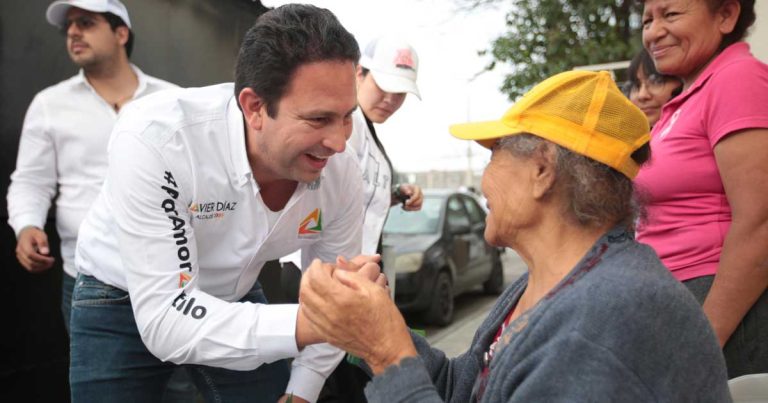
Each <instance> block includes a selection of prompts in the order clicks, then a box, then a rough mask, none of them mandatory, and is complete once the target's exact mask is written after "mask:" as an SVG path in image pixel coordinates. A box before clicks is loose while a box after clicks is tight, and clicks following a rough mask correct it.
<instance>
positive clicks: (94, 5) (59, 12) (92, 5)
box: [45, 0, 131, 29]
mask: <svg viewBox="0 0 768 403" xmlns="http://www.w3.org/2000/svg"><path fill="white" fill-rule="evenodd" d="M70 7H77V8H82V9H83V10H88V11H92V12H94V13H112V14H114V15H116V16H118V17H120V19H122V20H123V22H124V23H125V25H127V26H128V29H130V28H131V19H130V18H129V17H128V9H127V8H125V5H123V3H121V2H120V1H119V0H59V1H54V2H53V3H51V5H50V6H48V11H46V12H45V18H46V19H48V22H49V23H51V25H53V26H55V27H57V28H63V27H64V23H66V20H67V11H68V10H69V8H70Z"/></svg>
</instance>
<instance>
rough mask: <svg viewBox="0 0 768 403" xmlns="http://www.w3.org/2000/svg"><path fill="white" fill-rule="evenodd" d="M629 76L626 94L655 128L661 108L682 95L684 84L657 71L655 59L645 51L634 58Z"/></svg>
mask: <svg viewBox="0 0 768 403" xmlns="http://www.w3.org/2000/svg"><path fill="white" fill-rule="evenodd" d="M627 75H628V76H629V80H628V81H627V89H626V90H625V91H624V92H625V93H626V95H627V97H629V100H630V101H632V103H633V104H635V106H637V107H638V108H640V110H641V111H643V113H645V117H647V118H648V123H649V124H650V125H651V127H653V125H655V124H656V122H657V121H658V120H659V117H661V107H662V106H664V104H666V103H667V101H669V100H670V99H671V98H672V97H673V96H675V95H678V94H680V91H682V89H683V88H682V87H683V83H682V82H681V81H680V79H678V78H677V77H674V76H668V75H665V74H661V73H659V72H658V71H656V66H654V65H653V59H651V55H649V54H648V51H647V50H645V49H643V50H641V51H640V52H638V53H637V55H635V57H634V58H632V62H630V63H629V68H628V69H627Z"/></svg>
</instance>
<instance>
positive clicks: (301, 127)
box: [243, 61, 357, 186]
mask: <svg viewBox="0 0 768 403" xmlns="http://www.w3.org/2000/svg"><path fill="white" fill-rule="evenodd" d="M243 91H246V90H243ZM356 106H357V101H356V93H355V65H354V63H352V62H346V61H344V62H342V61H321V62H314V63H308V64H304V65H302V66H300V67H299V68H297V69H296V71H295V72H294V73H293V76H292V78H291V81H290V82H289V83H288V86H287V88H286V91H285V94H284V95H283V97H282V98H281V99H280V100H279V101H278V103H277V113H276V114H275V117H274V118H272V117H269V115H267V107H266V105H262V106H261V107H260V108H259V111H258V112H257V114H258V115H259V118H258V119H257V120H258V123H255V124H251V123H249V124H250V125H251V128H250V130H248V142H247V143H248V159H249V161H250V163H251V167H252V169H253V174H254V177H255V178H256V180H257V181H258V182H259V184H260V185H262V186H263V185H264V184H265V183H266V182H269V181H274V180H285V179H288V180H293V181H298V182H305V183H308V182H312V181H314V180H316V179H317V178H318V177H319V176H320V172H321V171H322V169H323V168H324V167H325V165H326V164H327V163H328V158H329V157H331V156H332V155H333V154H336V153H340V152H342V151H344V148H345V146H346V142H347V139H348V138H349V136H350V134H351V133H352V118H351V115H352V112H353V111H354V110H355V108H356ZM246 121H248V122H256V120H249V119H248V117H247V116H246ZM254 126H255V127H254Z"/></svg>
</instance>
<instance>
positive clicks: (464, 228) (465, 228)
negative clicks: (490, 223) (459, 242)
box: [450, 224, 472, 235]
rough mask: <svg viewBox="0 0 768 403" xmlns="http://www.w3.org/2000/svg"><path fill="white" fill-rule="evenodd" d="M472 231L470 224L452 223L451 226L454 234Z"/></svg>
mask: <svg viewBox="0 0 768 403" xmlns="http://www.w3.org/2000/svg"><path fill="white" fill-rule="evenodd" d="M470 231H472V228H471V227H470V226H469V224H451V226H450V232H451V234H454V235H464V234H469V232H470Z"/></svg>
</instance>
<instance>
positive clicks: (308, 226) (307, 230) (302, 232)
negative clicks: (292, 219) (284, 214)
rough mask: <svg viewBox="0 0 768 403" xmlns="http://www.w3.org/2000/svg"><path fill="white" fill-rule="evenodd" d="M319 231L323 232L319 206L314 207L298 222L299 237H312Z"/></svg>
mask: <svg viewBox="0 0 768 403" xmlns="http://www.w3.org/2000/svg"><path fill="white" fill-rule="evenodd" d="M321 232H323V214H322V212H321V211H320V209H319V208H316V209H314V210H313V211H312V212H311V213H309V215H308V216H307V217H306V218H304V219H303V220H302V221H301V224H299V238H308V237H313V236H314V235H319V234H320V233H321Z"/></svg>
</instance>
